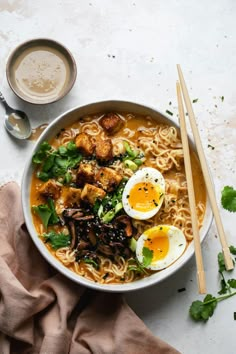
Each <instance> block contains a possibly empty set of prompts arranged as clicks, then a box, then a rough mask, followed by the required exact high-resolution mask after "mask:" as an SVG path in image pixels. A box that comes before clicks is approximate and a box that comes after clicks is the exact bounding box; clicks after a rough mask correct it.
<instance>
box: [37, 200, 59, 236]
mask: <svg viewBox="0 0 236 354" xmlns="http://www.w3.org/2000/svg"><path fill="white" fill-rule="evenodd" d="M32 210H33V212H34V213H35V214H37V215H38V216H39V217H40V219H41V220H42V223H43V226H44V227H45V229H47V227H48V225H55V224H57V223H58V222H59V217H58V216H57V213H56V211H55V207H54V202H53V200H52V199H51V198H48V205H47V204H40V205H38V206H32Z"/></svg>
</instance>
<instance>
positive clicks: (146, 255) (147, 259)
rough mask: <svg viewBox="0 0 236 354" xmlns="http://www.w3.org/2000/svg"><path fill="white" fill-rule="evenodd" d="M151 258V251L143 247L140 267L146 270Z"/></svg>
mask: <svg viewBox="0 0 236 354" xmlns="http://www.w3.org/2000/svg"><path fill="white" fill-rule="evenodd" d="M152 257H153V251H151V250H150V249H149V248H147V247H143V261H142V266H143V267H144V268H147V267H148V266H149V264H151V262H152Z"/></svg>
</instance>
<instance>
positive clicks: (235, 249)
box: [229, 246, 236, 256]
mask: <svg viewBox="0 0 236 354" xmlns="http://www.w3.org/2000/svg"><path fill="white" fill-rule="evenodd" d="M229 250H230V252H231V254H233V255H234V256H236V247H234V246H229Z"/></svg>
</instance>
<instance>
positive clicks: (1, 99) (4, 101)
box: [0, 91, 9, 109]
mask: <svg viewBox="0 0 236 354" xmlns="http://www.w3.org/2000/svg"><path fill="white" fill-rule="evenodd" d="M0 102H1V103H2V104H3V106H4V107H5V108H6V109H8V108H9V106H8V104H7V102H6V100H5V98H4V97H3V94H2V92H1V91H0Z"/></svg>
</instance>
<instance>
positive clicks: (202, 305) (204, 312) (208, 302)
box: [189, 294, 217, 322]
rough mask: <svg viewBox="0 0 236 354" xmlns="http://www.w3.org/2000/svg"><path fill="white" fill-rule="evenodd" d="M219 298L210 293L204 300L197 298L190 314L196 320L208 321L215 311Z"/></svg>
mask: <svg viewBox="0 0 236 354" xmlns="http://www.w3.org/2000/svg"><path fill="white" fill-rule="evenodd" d="M216 306H217V299H216V298H215V297H213V296H212V295H211V294H208V295H207V296H206V297H205V298H204V300H203V301H200V300H197V301H194V302H193V303H192V305H191V306H190V309H189V314H190V316H191V317H192V319H194V320H195V321H204V322H205V321H207V320H208V319H209V318H210V317H211V316H212V315H213V313H214V310H215V308H216Z"/></svg>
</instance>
